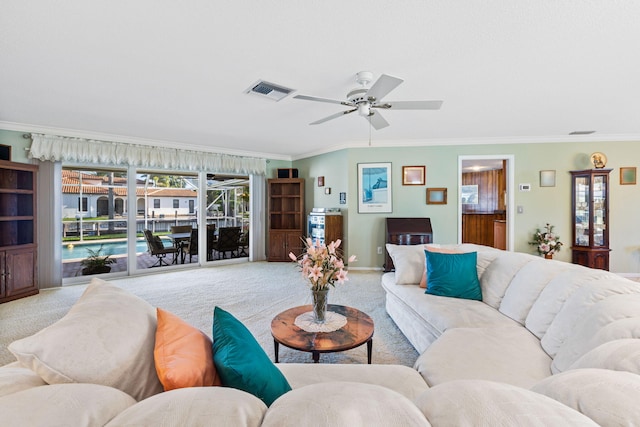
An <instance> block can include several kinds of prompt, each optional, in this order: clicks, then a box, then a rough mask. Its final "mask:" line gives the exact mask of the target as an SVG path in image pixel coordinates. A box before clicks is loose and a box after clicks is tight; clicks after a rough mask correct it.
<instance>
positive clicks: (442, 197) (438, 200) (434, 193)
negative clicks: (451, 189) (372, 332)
mask: <svg viewBox="0 0 640 427" xmlns="http://www.w3.org/2000/svg"><path fill="white" fill-rule="evenodd" d="M427 204H428V205H446V204H447V189H446V188H427Z"/></svg>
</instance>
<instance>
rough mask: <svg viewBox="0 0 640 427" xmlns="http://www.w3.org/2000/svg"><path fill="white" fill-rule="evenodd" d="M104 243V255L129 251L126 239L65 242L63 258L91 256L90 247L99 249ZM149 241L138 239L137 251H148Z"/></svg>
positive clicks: (65, 259)
mask: <svg viewBox="0 0 640 427" xmlns="http://www.w3.org/2000/svg"><path fill="white" fill-rule="evenodd" d="M100 245H102V252H101V253H102V254H104V255H124V254H126V253H127V241H126V240H121V241H119V240H112V241H108V242H99V243H98V242H95V243H94V242H91V243H79V242H75V243H69V242H67V243H63V244H62V260H63V261H67V260H72V259H74V260H75V259H83V258H86V257H87V256H89V249H91V250H92V251H97V250H98V249H100ZM146 251H147V242H146V241H145V240H144V239H138V241H137V242H136V252H137V253H140V252H146Z"/></svg>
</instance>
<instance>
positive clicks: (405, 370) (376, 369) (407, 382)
mask: <svg viewBox="0 0 640 427" xmlns="http://www.w3.org/2000/svg"><path fill="white" fill-rule="evenodd" d="M276 366H277V367H278V369H280V371H282V373H283V374H284V376H285V377H286V378H287V381H288V382H289V384H291V387H292V388H293V389H294V390H295V389H297V388H300V387H304V386H307V385H311V384H317V383H326V382H334V381H348V382H357V383H366V384H375V385H380V386H383V387H386V388H388V389H391V390H393V391H396V392H398V393H400V394H401V395H403V396H405V397H407V398H408V399H410V400H411V401H413V399H415V398H416V397H418V396H419V395H420V394H421V393H422V392H423V391H425V390H426V389H428V388H429V386H427V383H425V382H424V379H422V377H421V376H420V374H419V373H418V372H417V371H416V370H415V369H411V368H409V367H408V366H402V365H375V364H374V365H360V364H356V365H354V364H337V365H334V364H325V363H319V364H308V363H279V364H277V365H276Z"/></svg>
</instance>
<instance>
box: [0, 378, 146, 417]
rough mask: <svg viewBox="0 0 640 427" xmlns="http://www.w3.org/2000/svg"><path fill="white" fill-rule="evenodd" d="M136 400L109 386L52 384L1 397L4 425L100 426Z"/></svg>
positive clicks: (0, 412) (0, 410)
mask: <svg viewBox="0 0 640 427" xmlns="http://www.w3.org/2000/svg"><path fill="white" fill-rule="evenodd" d="M135 403H136V401H135V400H134V399H133V398H132V397H131V396H129V395H128V394H126V393H124V392H122V391H120V390H117V389H115V388H112V387H106V386H103V385H97V384H53V385H48V386H44V387H34V388H30V389H28V390H23V391H20V392H17V393H13V394H9V395H7V396H4V397H1V398H0V414H2V422H1V423H2V425H3V426H65V427H85V426H86V427H89V426H103V425H105V424H106V423H108V422H109V421H110V420H111V419H112V418H113V417H115V416H116V415H118V414H119V413H120V412H122V411H124V410H125V409H127V408H129V407H130V406H131V405H134V404H135Z"/></svg>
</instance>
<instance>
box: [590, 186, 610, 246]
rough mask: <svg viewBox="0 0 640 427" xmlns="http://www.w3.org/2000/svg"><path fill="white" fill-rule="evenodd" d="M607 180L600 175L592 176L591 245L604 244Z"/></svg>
mask: <svg viewBox="0 0 640 427" xmlns="http://www.w3.org/2000/svg"><path fill="white" fill-rule="evenodd" d="M606 194H607V181H606V180H605V177H604V176H602V175H596V176H594V178H593V246H606V239H605V230H606V223H607V218H606V215H607V199H606V196H605V195H606Z"/></svg>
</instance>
